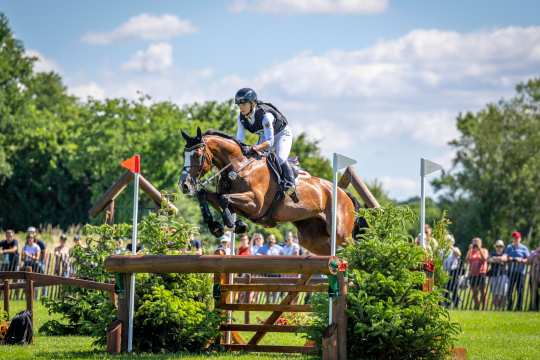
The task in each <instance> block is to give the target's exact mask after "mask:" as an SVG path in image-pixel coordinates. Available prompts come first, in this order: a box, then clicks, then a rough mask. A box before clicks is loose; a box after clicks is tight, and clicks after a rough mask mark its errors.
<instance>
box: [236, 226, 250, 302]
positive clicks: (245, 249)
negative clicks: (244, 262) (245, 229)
mask: <svg viewBox="0 0 540 360" xmlns="http://www.w3.org/2000/svg"><path fill="white" fill-rule="evenodd" d="M238 255H239V256H247V255H251V246H249V236H248V235H247V234H242V236H240V246H239V247H238ZM249 276H250V274H240V277H243V278H249ZM252 295H253V293H252V292H251V291H242V292H240V293H239V294H238V301H239V302H240V303H241V304H250V303H251V300H252Z"/></svg>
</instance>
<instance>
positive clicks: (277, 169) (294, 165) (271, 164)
mask: <svg viewBox="0 0 540 360" xmlns="http://www.w3.org/2000/svg"><path fill="white" fill-rule="evenodd" d="M287 161H288V162H289V165H290V166H291V169H292V171H293V174H294V181H295V182H296V183H298V175H299V174H300V172H302V171H304V170H302V169H301V168H300V162H299V161H298V158H297V157H294V158H288V159H287ZM266 165H268V168H269V169H270V172H271V173H272V174H273V175H274V177H275V179H276V182H277V183H278V185H279V188H280V190H281V191H282V192H283V191H284V188H285V187H284V181H283V174H282V172H281V166H279V159H278V157H277V156H276V154H275V153H273V152H270V153H269V154H268V155H266ZM304 172H305V171H304Z"/></svg>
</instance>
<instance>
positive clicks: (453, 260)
mask: <svg viewBox="0 0 540 360" xmlns="http://www.w3.org/2000/svg"><path fill="white" fill-rule="evenodd" d="M448 242H449V243H450V252H449V253H448V256H446V257H445V259H444V261H443V269H444V270H445V271H446V272H447V273H448V282H447V283H446V294H445V296H446V299H447V302H446V304H447V306H449V305H450V301H451V302H452V303H453V304H454V307H457V306H458V305H459V293H458V283H459V275H460V274H459V270H460V262H461V250H459V248H458V247H457V246H455V243H456V240H455V239H454V237H453V236H452V235H450V234H448Z"/></svg>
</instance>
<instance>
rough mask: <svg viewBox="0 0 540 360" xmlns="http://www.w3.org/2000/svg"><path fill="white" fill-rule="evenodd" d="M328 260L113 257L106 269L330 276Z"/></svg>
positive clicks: (106, 262) (113, 270) (114, 270)
mask: <svg viewBox="0 0 540 360" xmlns="http://www.w3.org/2000/svg"><path fill="white" fill-rule="evenodd" d="M329 259H330V257H329V256H294V257H293V256H233V255H226V256H221V255H135V256H126V255H114V256H109V257H108V258H107V259H106V260H105V269H107V271H111V272H117V273H125V274H127V273H156V274H159V273H277V274H299V273H302V274H305V273H310V274H329V270H328V261H329Z"/></svg>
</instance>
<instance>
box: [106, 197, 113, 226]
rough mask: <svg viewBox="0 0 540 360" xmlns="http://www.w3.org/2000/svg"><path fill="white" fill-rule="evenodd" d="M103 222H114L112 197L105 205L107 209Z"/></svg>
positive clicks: (111, 223) (110, 223)
mask: <svg viewBox="0 0 540 360" xmlns="http://www.w3.org/2000/svg"><path fill="white" fill-rule="evenodd" d="M105 224H107V225H113V224H114V199H113V200H111V202H109V205H107V210H106V211H105Z"/></svg>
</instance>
